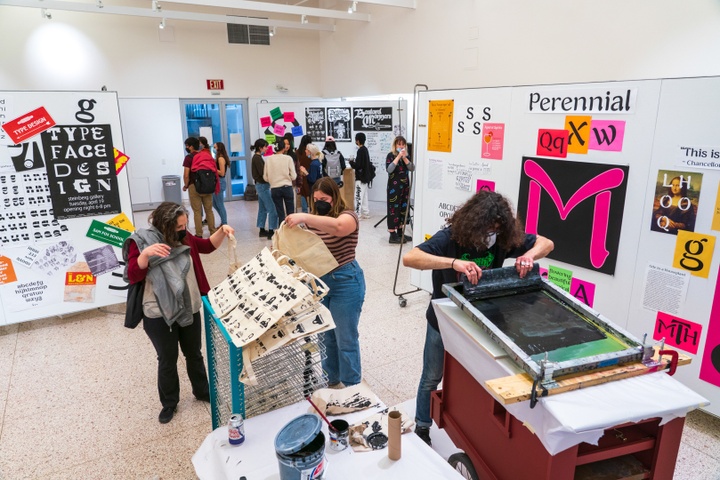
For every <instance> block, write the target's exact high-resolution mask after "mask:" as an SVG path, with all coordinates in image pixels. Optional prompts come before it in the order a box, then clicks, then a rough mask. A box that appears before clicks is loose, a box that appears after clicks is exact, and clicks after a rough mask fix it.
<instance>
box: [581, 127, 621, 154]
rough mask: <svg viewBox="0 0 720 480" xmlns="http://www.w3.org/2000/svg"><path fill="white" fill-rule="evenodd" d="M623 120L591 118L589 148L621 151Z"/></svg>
mask: <svg viewBox="0 0 720 480" xmlns="http://www.w3.org/2000/svg"><path fill="white" fill-rule="evenodd" d="M624 137H625V120H593V121H592V123H591V124H590V146H589V147H588V148H590V150H605V151H607V152H621V151H622V147H623V138H624Z"/></svg>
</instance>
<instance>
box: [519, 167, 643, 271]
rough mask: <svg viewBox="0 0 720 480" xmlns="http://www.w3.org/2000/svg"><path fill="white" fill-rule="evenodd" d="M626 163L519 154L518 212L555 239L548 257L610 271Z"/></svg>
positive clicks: (528, 227) (533, 229) (534, 229)
mask: <svg viewBox="0 0 720 480" xmlns="http://www.w3.org/2000/svg"><path fill="white" fill-rule="evenodd" d="M628 172H629V167H627V166H617V165H601V164H595V163H586V162H568V161H564V160H550V159H543V158H533V157H523V169H522V174H521V178H520V192H519V196H518V216H519V217H520V218H521V219H522V220H523V221H524V222H525V231H526V232H528V233H537V234H540V235H543V236H545V237H548V238H549V239H550V240H552V241H553V242H554V243H555V249H554V250H553V251H552V253H551V254H550V255H548V256H549V257H550V258H554V259H557V260H561V261H563V262H567V263H569V264H571V265H577V266H579V267H583V268H587V269H590V270H596V271H598V272H601V273H605V274H608V275H612V274H613V273H614V272H615V264H616V262H617V253H618V244H619V243H620V226H621V225H622V217H623V208H624V206H625V193H626V190H627V178H628Z"/></svg>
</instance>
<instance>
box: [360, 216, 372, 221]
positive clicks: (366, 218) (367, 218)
mask: <svg viewBox="0 0 720 480" xmlns="http://www.w3.org/2000/svg"><path fill="white" fill-rule="evenodd" d="M360 219H361V220H370V215H360Z"/></svg>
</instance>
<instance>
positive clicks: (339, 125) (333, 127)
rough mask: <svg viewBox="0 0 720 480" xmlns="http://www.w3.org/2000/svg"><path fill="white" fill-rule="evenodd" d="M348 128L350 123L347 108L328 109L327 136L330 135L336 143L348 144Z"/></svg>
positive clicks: (349, 136) (349, 134) (349, 138)
mask: <svg viewBox="0 0 720 480" xmlns="http://www.w3.org/2000/svg"><path fill="white" fill-rule="evenodd" d="M350 127H351V123H350V108H349V107H335V108H332V107H328V109H327V132H328V135H332V136H333V138H335V141H336V142H350V141H352V131H351V130H350ZM313 138H314V137H313Z"/></svg>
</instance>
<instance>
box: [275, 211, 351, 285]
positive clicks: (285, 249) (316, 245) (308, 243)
mask: <svg viewBox="0 0 720 480" xmlns="http://www.w3.org/2000/svg"><path fill="white" fill-rule="evenodd" d="M273 248H274V249H275V250H279V251H281V252H282V253H284V254H285V255H287V256H288V257H290V258H292V260H293V261H294V262H295V263H297V264H298V265H299V266H300V267H302V269H303V270H305V271H306V272H310V273H312V274H313V275H315V276H316V277H322V276H323V275H325V274H326V273H329V272H332V271H333V270H335V269H336V268H337V267H338V263H337V260H335V257H333V254H332V253H330V250H328V248H327V246H326V245H325V243H324V242H323V241H322V239H321V238H320V237H318V236H317V235H315V234H314V233H312V232H311V231H309V230H305V229H304V228H299V227H294V228H291V227H288V226H287V225H285V222H283V223H281V224H280V227H279V228H278V229H277V230H275V235H274V236H273Z"/></svg>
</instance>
